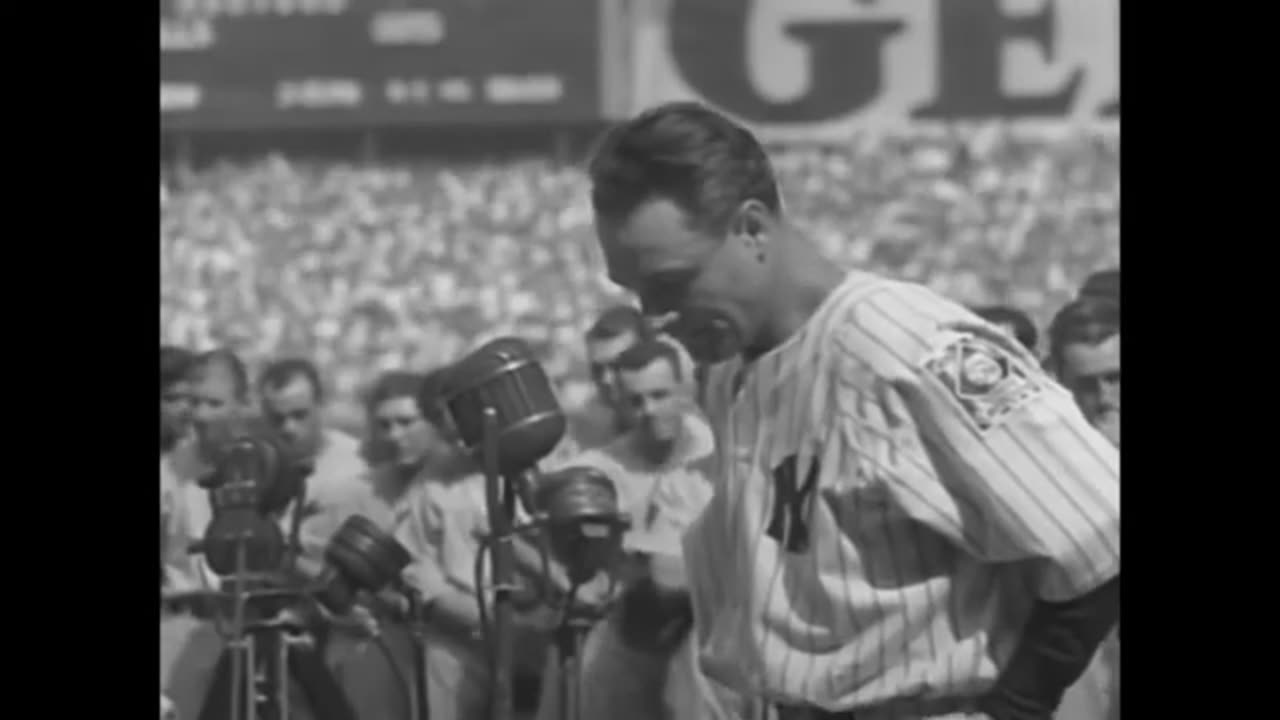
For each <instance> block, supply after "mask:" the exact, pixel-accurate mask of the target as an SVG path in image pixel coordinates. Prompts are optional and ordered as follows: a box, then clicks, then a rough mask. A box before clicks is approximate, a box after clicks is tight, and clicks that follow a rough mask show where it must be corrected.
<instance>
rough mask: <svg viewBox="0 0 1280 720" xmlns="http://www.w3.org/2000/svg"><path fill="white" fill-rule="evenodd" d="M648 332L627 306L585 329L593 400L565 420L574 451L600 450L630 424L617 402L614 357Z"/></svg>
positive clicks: (606, 313) (614, 309)
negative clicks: (593, 390)
mask: <svg viewBox="0 0 1280 720" xmlns="http://www.w3.org/2000/svg"><path fill="white" fill-rule="evenodd" d="M649 336H650V330H649V326H648V324H647V323H646V322H645V319H644V316H643V315H641V313H640V311H639V310H637V309H636V308H633V307H631V306H628V305H618V306H615V307H611V308H609V309H608V310H605V311H604V312H603V313H601V314H600V317H599V318H597V319H596V321H595V323H594V324H593V325H592V326H591V327H590V329H588V330H587V337H586V349H587V364H588V369H589V371H590V373H591V383H592V384H593V385H594V386H595V397H593V398H592V400H591V401H590V402H589V403H588V404H587V405H586V406H585V407H583V408H582V409H581V410H580V411H579V412H577V413H574V414H572V415H571V416H570V418H569V437H570V440H571V441H572V442H573V444H574V445H575V446H576V448H577V449H578V450H586V449H590V448H596V447H600V446H602V445H605V444H607V443H608V442H610V441H611V440H613V439H614V438H615V437H617V436H618V435H620V434H622V433H625V432H626V431H627V430H628V429H629V428H630V425H631V420H630V417H629V416H628V412H627V408H626V407H623V406H622V405H621V404H620V403H619V402H618V397H617V373H616V370H615V368H614V363H615V362H616V361H617V359H618V356H620V355H621V354H622V353H623V352H625V351H626V350H627V348H630V347H631V346H632V345H635V344H636V343H638V342H640V341H642V340H646V339H648V338H649Z"/></svg>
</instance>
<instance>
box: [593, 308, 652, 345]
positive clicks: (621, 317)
mask: <svg viewBox="0 0 1280 720" xmlns="http://www.w3.org/2000/svg"><path fill="white" fill-rule="evenodd" d="M627 334H632V335H634V336H635V337H636V339H637V340H640V339H645V338H647V337H648V336H649V335H650V333H649V324H648V323H646V322H645V320H644V315H643V314H641V312H640V311H639V310H637V309H636V308H633V307H631V306H630V305H615V306H613V307H611V308H609V309H608V310H605V311H604V312H602V313H600V317H598V318H596V321H595V322H594V323H592V324H591V327H590V328H589V329H588V330H587V340H589V341H590V340H612V339H614V338H619V337H622V336H623V335H627Z"/></svg>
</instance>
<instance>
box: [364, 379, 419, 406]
mask: <svg viewBox="0 0 1280 720" xmlns="http://www.w3.org/2000/svg"><path fill="white" fill-rule="evenodd" d="M425 379H426V378H425V376H423V375H421V374H419V373H411V372H404V371H402V370H393V371H391V372H386V373H383V374H381V375H379V376H378V378H377V379H376V380H374V381H373V385H372V386H371V387H370V388H369V394H368V395H367V396H366V398H365V411H366V412H367V413H368V414H369V416H370V417H372V416H373V413H374V412H376V411H377V409H378V406H379V405H381V404H382V403H384V402H386V401H388V400H397V399H399V398H410V399H412V400H414V401H415V402H417V401H418V397H419V394H420V393H421V391H422V383H423V380H425Z"/></svg>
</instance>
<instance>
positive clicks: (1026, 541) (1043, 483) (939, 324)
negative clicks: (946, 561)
mask: <svg viewBox="0 0 1280 720" xmlns="http://www.w3.org/2000/svg"><path fill="white" fill-rule="evenodd" d="M855 316H856V317H855V320H856V322H854V323H853V324H852V325H851V327H850V328H848V329H847V331H846V332H844V333H842V337H841V338H839V339H838V341H841V342H847V343H848V345H849V347H850V348H851V349H850V352H849V354H850V355H851V356H852V355H853V352H852V348H854V347H860V348H864V349H865V348H871V350H869V351H868V352H865V353H864V354H871V355H873V356H874V355H876V353H877V352H879V353H881V355H880V358H879V360H880V362H881V363H882V366H883V365H885V364H887V365H890V366H892V365H893V363H885V362H884V358H886V357H888V358H894V359H896V361H897V367H896V369H895V370H894V371H891V372H889V373H887V374H885V375H887V377H885V378H883V379H885V380H887V383H882V384H880V385H879V386H878V387H877V388H875V389H874V391H872V392H871V393H866V392H855V393H844V394H843V395H849V396H865V395H867V394H871V395H874V396H875V402H872V403H870V404H869V405H870V406H871V407H873V408H874V409H875V412H878V413H882V417H879V418H871V419H870V420H871V421H869V418H868V417H867V416H866V413H864V412H862V409H863V408H862V407H861V406H862V405H863V404H864V403H862V401H861V400H857V401H854V402H852V403H848V402H846V405H847V407H845V408H844V413H843V414H844V417H845V420H844V422H845V424H846V425H847V426H848V428H849V431H850V433H853V434H855V435H856V434H857V432H859V431H861V432H865V431H866V428H867V427H868V426H869V425H879V426H883V427H887V428H889V432H890V433H891V434H893V435H894V436H895V437H894V441H895V442H894V446H895V447H896V448H898V449H899V450H900V452H898V453H897V454H898V455H899V456H906V457H908V458H910V460H907V461H902V460H901V459H900V458H899V459H898V461H899V465H898V466H897V467H895V468H894V472H892V473H889V480H890V485H891V490H892V491H893V492H894V496H895V499H896V500H897V502H898V504H899V506H901V507H902V508H903V509H904V510H905V511H906V512H907V513H908V514H910V515H911V516H913V517H914V518H915V519H917V520H918V521H921V522H923V523H925V524H928V525H929V526H930V527H932V528H934V529H936V530H938V531H940V532H942V533H944V534H945V535H947V536H949V537H951V538H952V539H953V540H954V541H956V542H957V543H958V544H959V545H960V546H962V547H964V548H966V549H967V550H968V551H970V552H971V553H972V554H974V555H975V556H977V557H979V558H982V559H983V560H986V561H988V562H993V563H997V562H1001V563H1002V562H1011V561H1019V560H1034V561H1038V562H1037V563H1036V565H1034V566H1033V567H1036V568H1038V569H1039V578H1038V583H1037V586H1036V593H1037V602H1036V604H1035V607H1034V609H1033V611H1032V613H1031V619H1030V621H1029V623H1028V624H1027V627H1026V628H1025V629H1024V633H1023V636H1022V640H1021V642H1020V645H1019V647H1018V649H1017V651H1016V654H1015V656H1014V657H1013V658H1012V659H1011V660H1010V661H1008V662H1007V663H1006V664H1005V666H1006V670H1005V672H1004V675H1003V676H1002V678H1001V680H1000V682H999V683H998V685H997V688H996V690H995V691H994V692H993V693H992V698H994V703H995V704H994V705H993V706H992V707H991V708H989V709H988V712H989V714H991V715H993V716H994V717H997V718H1040V717H1047V716H1048V714H1049V713H1051V712H1052V710H1053V708H1054V707H1056V705H1057V703H1058V702H1059V700H1060V698H1061V695H1062V692H1063V691H1065V690H1066V688H1067V687H1068V686H1069V685H1070V684H1071V683H1072V682H1074V681H1075V680H1076V679H1077V678H1078V677H1079V675H1080V674H1081V673H1082V672H1083V671H1084V669H1085V667H1086V666H1087V664H1088V662H1089V660H1090V658H1091V657H1092V655H1093V654H1094V652H1095V650H1096V648H1097V646H1098V645H1099V643H1100V642H1101V640H1102V638H1103V637H1104V636H1105V635H1106V633H1107V632H1108V631H1109V630H1110V629H1111V628H1112V627H1113V626H1114V625H1115V623H1116V620H1117V618H1118V614H1119V572H1120V504H1119V455H1118V452H1117V451H1116V449H1115V448H1114V447H1112V446H1111V445H1110V444H1109V443H1108V442H1107V441H1106V440H1105V439H1104V438H1103V437H1102V435H1101V434H1100V433H1098V432H1097V431H1096V430H1094V429H1093V428H1092V427H1091V426H1089V424H1088V423H1087V422H1086V421H1085V419H1084V417H1083V416H1082V415H1081V413H1080V412H1079V410H1078V409H1077V408H1076V407H1075V403H1074V401H1073V400H1072V398H1071V397H1070V395H1069V394H1068V393H1066V392H1065V391H1064V390H1063V389H1062V388H1061V387H1059V386H1057V385H1056V383H1054V382H1053V381H1052V380H1050V379H1049V378H1048V377H1047V376H1046V375H1045V374H1044V373H1043V371H1042V370H1041V369H1040V368H1039V366H1038V364H1037V363H1036V362H1035V360H1034V358H1032V357H1031V356H1030V355H1029V354H1028V353H1027V352H1026V351H1025V350H1024V349H1023V348H1021V346H1018V345H1017V344H1016V343H1014V342H1011V341H1009V340H1008V339H1007V338H1005V337H1004V336H1002V335H999V334H998V333H996V332H993V331H991V330H990V329H989V328H987V327H985V326H984V325H982V324H981V323H979V322H975V321H973V320H972V318H969V317H968V316H967V315H966V314H965V313H963V311H959V310H958V308H954V306H950V304H949V303H946V302H945V301H941V300H939V299H937V298H936V296H933V295H932V294H930V293H927V292H926V291H924V290H922V289H905V290H904V289H903V288H901V287H898V288H895V289H894V290H893V291H891V292H885V293H882V294H881V295H879V296H876V297H874V298H872V299H871V300H869V301H867V302H866V303H864V306H863V307H860V308H859V309H858V312H857V313H855ZM850 384H851V385H852V384H855V383H853V382H851V383H850ZM872 421H879V422H872ZM913 462H914V464H913Z"/></svg>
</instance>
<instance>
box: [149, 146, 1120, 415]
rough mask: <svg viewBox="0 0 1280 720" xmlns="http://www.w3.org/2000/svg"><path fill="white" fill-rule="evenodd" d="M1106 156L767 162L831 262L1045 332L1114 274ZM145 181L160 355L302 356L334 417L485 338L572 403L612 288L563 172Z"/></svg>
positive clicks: (509, 168)
mask: <svg viewBox="0 0 1280 720" xmlns="http://www.w3.org/2000/svg"><path fill="white" fill-rule="evenodd" d="M1119 152H1120V150H1119V139H1118V136H1117V134H1115V133H1095V132H1084V131H1081V132H1078V133H1070V134H1064V135H1062V136H1059V137H1053V138H1050V137H1044V136H1034V137H1033V136H1024V135H1020V134H1017V133H1012V132H1009V131H1006V130H1002V129H999V128H988V129H981V130H973V131H965V132H960V131H937V132H924V131H913V132H911V133H909V134H902V135H878V136H870V135H868V136H866V137H861V138H857V139H855V140H854V141H853V142H851V143H850V144H849V145H848V146H847V147H841V148H838V149H837V148H822V149H818V148H786V149H780V150H778V151H777V152H776V153H775V155H774V159H775V163H776V168H777V171H778V174H779V176H780V181H781V185H782V189H783V195H784V201H785V204H786V208H787V211H788V214H789V215H790V216H791V217H792V218H793V219H795V221H797V222H798V223H799V224H800V225H801V226H803V227H804V228H806V229H807V231H808V232H809V234H810V235H811V236H812V237H813V238H815V239H816V240H817V241H818V242H820V243H821V245H822V247H823V248H824V249H825V250H826V252H827V253H829V254H830V256H831V257H832V258H833V259H834V260H836V261H839V262H843V263H848V264H851V265H856V266H859V267H865V268H869V269H872V270H876V271H880V272H884V273H887V274H889V275H890V276H894V277H899V278H902V279H907V280H913V281H918V282H924V283H926V284H928V285H930V286H932V287H933V288H934V289H936V290H939V291H941V292H942V293H944V294H946V295H948V296H951V297H953V298H955V299H957V300H960V301H962V302H965V303H970V304H991V303H1002V304H1007V305H1011V306H1014V307H1017V308H1019V309H1022V310H1024V311H1026V312H1027V313H1028V314H1030V315H1031V316H1032V317H1033V318H1034V319H1035V320H1036V321H1037V323H1038V324H1040V325H1042V326H1043V323H1044V322H1045V321H1047V320H1048V318H1049V316H1050V315H1051V314H1052V313H1053V312H1054V311H1055V310H1056V309H1057V308H1058V307H1059V306H1061V304H1062V303H1063V302H1064V301H1066V300H1067V299H1069V298H1070V297H1071V296H1072V295H1073V294H1074V292H1075V289H1076V288H1077V287H1078V286H1079V283H1080V282H1081V280H1082V279H1083V278H1084V277H1085V276H1086V275H1087V274H1088V273H1090V272H1092V271H1094V270H1097V269H1099V268H1102V267H1109V266H1114V265H1118V264H1119V247H1120V243H1119V220H1120V210H1119V196H1120V194H1119V184H1120V169H1119ZM161 181H162V189H161V213H160V215H161V222H160V245H161V311H160V319H161V341H162V342H164V343H171V344H175V345H180V346H184V347H190V348H208V347H212V346H215V345H217V346H227V347H230V348H232V349H234V350H236V351H237V352H238V353H240V354H241V356H242V357H245V358H246V359H248V360H249V361H251V362H253V363H255V365H256V364H261V363H262V362H263V361H265V360H267V359H268V358H272V357H277V356H280V355H284V354H296V355H301V356H304V357H310V358H313V359H315V361H316V362H317V364H319V365H320V367H322V368H323V369H324V370H325V371H326V373H327V374H328V378H327V379H328V382H329V383H330V385H331V387H332V390H333V394H334V397H335V399H336V400H338V401H339V407H340V408H345V409H346V410H347V412H345V413H343V414H344V415H345V416H347V417H350V418H352V419H354V418H355V417H358V412H356V411H355V407H356V403H355V400H356V399H357V397H358V392H359V390H360V389H361V388H362V387H364V386H365V385H367V383H368V382H369V380H370V379H371V378H373V377H374V376H375V375H376V374H377V373H379V372H381V371H384V370H391V369H401V368H406V367H408V368H427V367H431V366H434V365H437V364H440V363H443V362H445V361H447V360H451V359H456V358H457V357H458V356H459V355H461V354H462V353H464V352H465V351H466V350H467V349H468V348H469V347H471V346H473V345H474V344H475V343H477V342H478V341H482V340H485V339H488V338H491V337H494V336H497V335H500V334H518V335H521V336H523V337H525V338H527V339H529V340H531V341H532V342H533V343H534V344H535V345H536V346H537V347H539V348H540V349H541V350H542V352H543V354H544V357H543V358H542V359H543V361H544V363H545V364H546V367H547V369H548V371H549V373H550V374H552V375H553V377H555V378H556V379H557V380H558V381H560V382H562V383H563V390H564V391H565V393H566V401H567V402H568V403H574V402H576V401H577V400H579V399H581V398H582V397H583V396H584V395H585V394H586V392H587V387H588V379H587V373H586V371H585V365H584V363H583V360H582V348H581V338H582V333H583V331H584V329H585V327H586V325H587V324H589V323H590V322H591V320H592V319H593V318H594V315H595V313H597V312H598V311H599V310H600V309H601V308H602V307H604V306H606V305H607V304H609V303H611V302H615V301H617V300H619V299H620V298H621V297H622V296H621V294H620V293H619V291H618V290H617V289H616V288H614V287H613V286H611V285H610V283H609V282H608V280H607V279H606V278H605V277H604V273H603V271H602V269H603V265H602V262H601V260H600V258H599V255H598V250H597V249H596V247H595V243H594V238H593V234H592V229H591V214H590V208H589V197H588V188H587V183H586V178H585V175H584V174H583V172H582V170H581V168H579V167H574V166H563V165H557V164H555V163H553V162H552V161H551V160H549V159H545V158H544V159H528V158H524V159H512V160H509V161H502V162H495V161H486V162H475V163H460V162H450V163H447V164H439V163H430V162H426V161H412V162H408V161H406V162H404V163H397V162H394V161H387V162H383V163H380V164H378V165H376V166H369V165H360V164H354V163H352V164H343V163H334V162H324V163H319V162H316V163H308V162H305V161H300V160H286V159H284V158H281V157H268V158H265V159H262V160H260V161H258V162H254V163H248V164H244V163H239V164H223V165H215V166H213V167H210V168H207V169H203V170H200V171H198V172H195V173H194V174H192V175H190V176H187V177H184V178H183V181H182V182H181V183H169V182H168V181H167V180H166V178H165V177H163V173H162V179H161Z"/></svg>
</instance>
